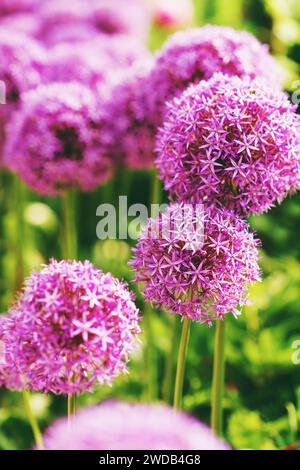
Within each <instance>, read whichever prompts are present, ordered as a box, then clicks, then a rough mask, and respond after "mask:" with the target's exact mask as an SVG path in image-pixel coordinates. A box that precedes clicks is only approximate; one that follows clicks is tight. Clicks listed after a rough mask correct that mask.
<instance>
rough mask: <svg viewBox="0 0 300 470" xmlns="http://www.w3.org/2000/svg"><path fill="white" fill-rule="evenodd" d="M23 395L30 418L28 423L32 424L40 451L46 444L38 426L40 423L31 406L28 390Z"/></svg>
mask: <svg viewBox="0 0 300 470" xmlns="http://www.w3.org/2000/svg"><path fill="white" fill-rule="evenodd" d="M22 395H23V400H24V406H25V410H26V414H27V417H28V421H29V423H30V426H31V429H32V432H33V435H34V440H35V443H36V446H37V448H38V449H43V447H44V444H43V437H42V434H41V431H40V428H39V425H38V422H37V420H36V417H35V414H34V412H33V409H32V406H31V397H30V393H29V392H28V391H27V390H23V391H22Z"/></svg>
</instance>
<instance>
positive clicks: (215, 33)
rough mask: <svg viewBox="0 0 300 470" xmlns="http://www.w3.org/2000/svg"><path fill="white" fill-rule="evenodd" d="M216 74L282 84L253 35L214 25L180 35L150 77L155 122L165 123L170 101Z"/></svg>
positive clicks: (164, 50) (169, 44) (169, 42)
mask: <svg viewBox="0 0 300 470" xmlns="http://www.w3.org/2000/svg"><path fill="white" fill-rule="evenodd" d="M215 72H222V73H225V74H228V75H237V76H240V77H244V76H248V77H250V78H251V79H253V78H255V77H257V76H261V77H264V78H265V79H266V80H267V82H268V84H269V86H275V87H277V88H278V87H279V84H280V78H279V76H278V71H277V69H276V65H275V61H274V60H273V58H272V57H271V56H270V55H269V53H268V48H267V46H265V45H262V44H260V43H259V41H258V40H257V39H256V38H255V37H254V36H252V35H251V34H250V33H247V32H245V31H235V30H234V29H232V28H229V27H222V26H210V25H207V26H204V27H203V28H197V29H191V30H188V31H184V32H177V33H175V34H174V35H172V36H171V37H170V38H169V39H168V40H167V42H166V44H165V45H164V46H163V48H162V49H161V50H160V51H159V52H158V54H157V56H156V62H155V65H154V67H153V71H152V73H151V75H150V77H149V81H150V82H151V87H152V90H153V91H152V93H151V95H148V97H147V99H148V102H149V109H150V110H151V113H152V119H153V122H155V123H156V125H161V124H162V122H163V118H164V113H165V111H166V102H167V101H169V100H170V99H172V98H173V97H174V96H178V95H179V94H180V93H181V92H182V91H183V90H184V89H185V88H186V87H187V86H188V85H190V84H191V83H197V82H199V81H200V80H207V79H209V78H210V77H211V76H212V75H213V74H214V73H215Z"/></svg>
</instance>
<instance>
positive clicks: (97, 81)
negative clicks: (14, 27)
mask: <svg viewBox="0 0 300 470" xmlns="http://www.w3.org/2000/svg"><path fill="white" fill-rule="evenodd" d="M114 65H115V67H113V66H112V61H111V59H110V58H109V57H107V56H106V54H101V55H99V56H98V55H95V51H94V50H93V49H92V48H90V47H84V46H83V45H81V46H76V48H74V45H73V44H69V43H62V44H58V45H57V46H55V47H54V48H53V50H52V51H51V52H50V54H49V61H48V63H47V66H46V67H45V75H44V77H43V78H44V81H45V82H72V81H77V82H79V83H82V84H84V85H86V86H87V87H89V88H90V89H91V90H93V91H95V92H97V91H99V92H100V93H103V92H104V89H105V88H106V86H110V84H111V82H113V81H117V79H118V78H119V75H120V71H119V70H118V68H117V65H116V64H114Z"/></svg>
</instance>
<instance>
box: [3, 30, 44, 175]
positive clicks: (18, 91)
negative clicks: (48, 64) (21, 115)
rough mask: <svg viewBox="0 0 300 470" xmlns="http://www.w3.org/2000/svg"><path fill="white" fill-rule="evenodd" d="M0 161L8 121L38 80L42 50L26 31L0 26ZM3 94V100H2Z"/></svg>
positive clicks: (40, 70)
mask: <svg viewBox="0 0 300 470" xmlns="http://www.w3.org/2000/svg"><path fill="white" fill-rule="evenodd" d="M0 29H1V30H0V58H1V60H0V82H1V83H0V86H1V90H0V93H1V104H0V165H1V166H2V163H3V161H2V153H3V146H4V143H5V140H6V134H7V129H6V127H7V123H8V121H9V120H10V118H11V116H12V113H13V112H14V111H15V110H16V109H17V108H18V106H19V104H20V99H21V95H22V93H23V92H24V91H27V90H29V89H31V88H34V87H35V86H37V85H39V83H41V72H42V69H43V63H44V60H45V57H44V54H43V50H42V49H41V48H40V47H39V46H38V44H37V43H36V42H35V41H34V40H31V39H29V38H28V37H27V36H26V35H23V34H20V33H18V32H17V31H14V30H13V29H12V30H10V29H7V30H4V29H2V27H1V28H0ZM2 94H4V95H5V96H4V98H5V104H2V99H3V97H2Z"/></svg>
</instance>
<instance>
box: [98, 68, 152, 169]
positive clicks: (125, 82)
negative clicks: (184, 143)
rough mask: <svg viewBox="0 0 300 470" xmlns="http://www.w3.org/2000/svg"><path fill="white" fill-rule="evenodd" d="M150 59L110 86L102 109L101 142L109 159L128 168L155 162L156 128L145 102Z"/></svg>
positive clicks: (145, 165)
mask: <svg viewBox="0 0 300 470" xmlns="http://www.w3.org/2000/svg"><path fill="white" fill-rule="evenodd" d="M150 67H151V62H150V61H149V63H148V65H146V64H144V65H143V66H141V65H140V64H137V65H136V67H134V68H133V69H132V70H131V71H130V72H129V73H127V74H126V76H125V77H124V76H123V77H121V79H120V80H119V81H118V83H117V84H116V85H115V86H114V87H112V89H111V92H110V94H109V98H108V100H107V101H106V102H105V105H104V106H103V112H102V125H103V128H102V133H101V136H102V143H103V148H105V150H106V153H107V155H109V156H110V158H111V160H112V161H114V162H118V163H119V164H121V165H125V166H128V167H131V168H140V169H143V168H150V167H153V165H154V158H155V152H154V149H155V142H156V133H157V129H156V127H155V126H153V125H152V123H151V122H150V121H149V119H148V114H147V109H146V107H145V101H144V91H145V87H146V86H147V77H148V75H147V74H148V72H149V69H150Z"/></svg>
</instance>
